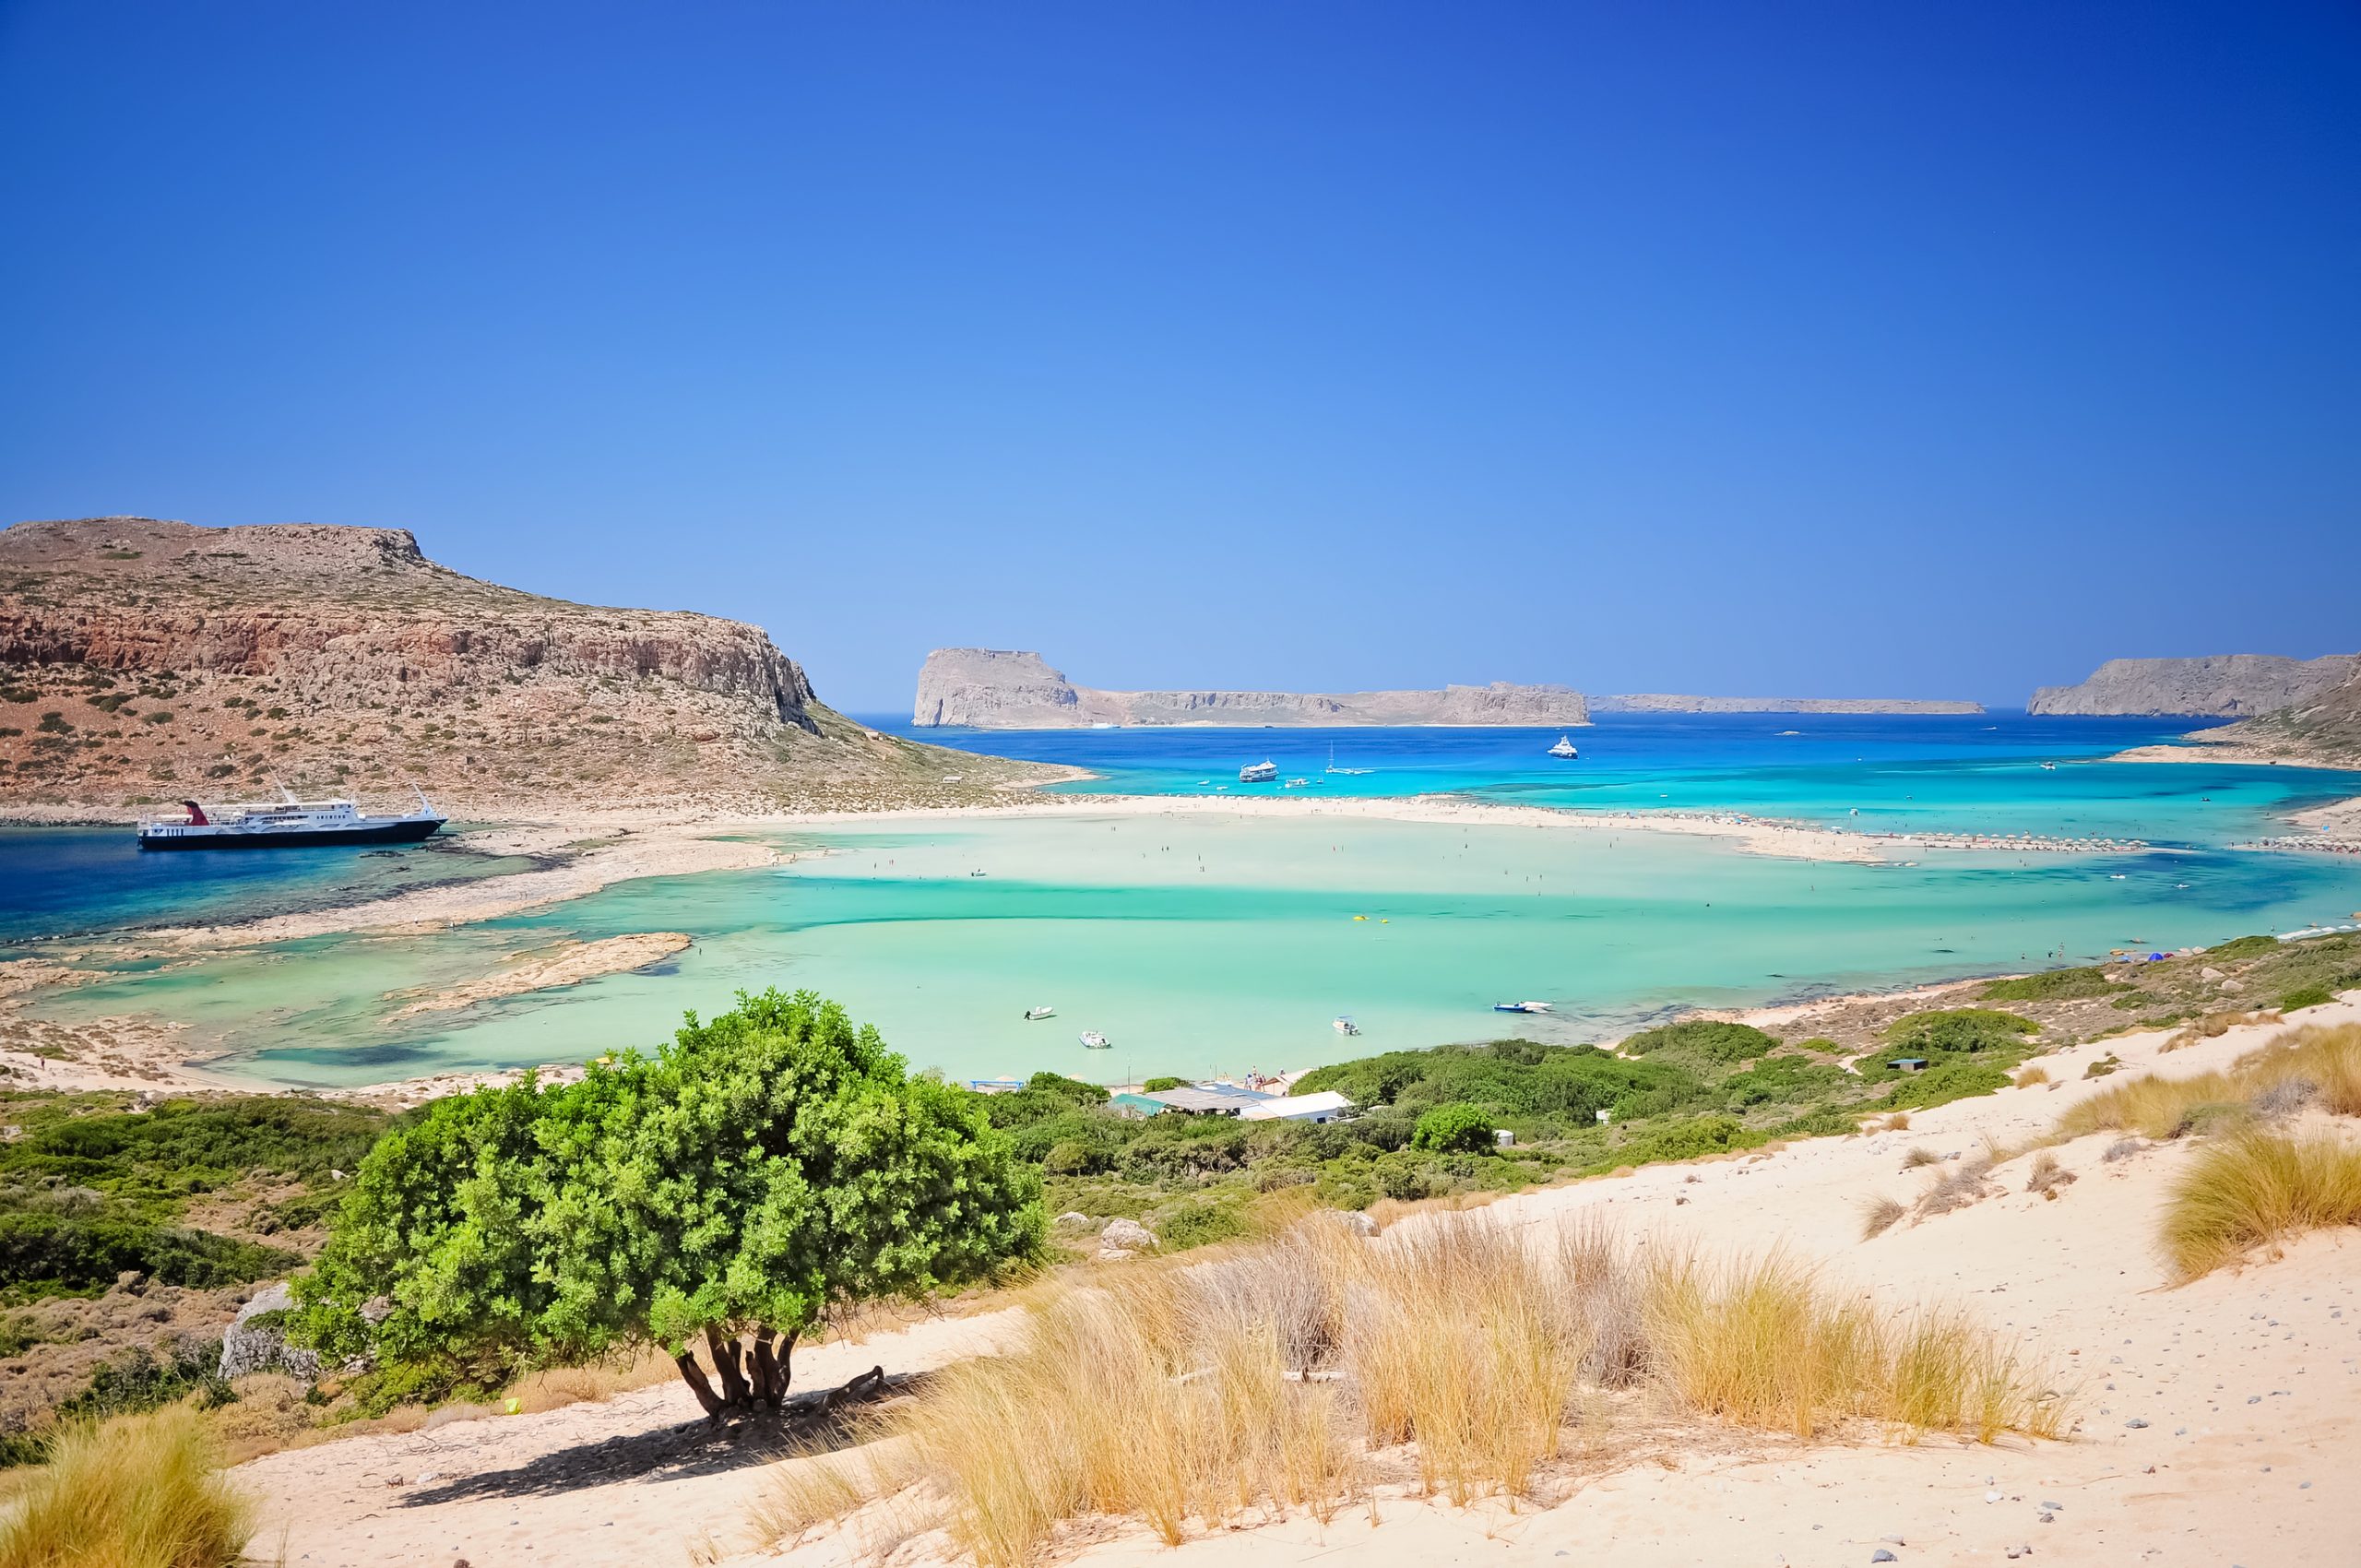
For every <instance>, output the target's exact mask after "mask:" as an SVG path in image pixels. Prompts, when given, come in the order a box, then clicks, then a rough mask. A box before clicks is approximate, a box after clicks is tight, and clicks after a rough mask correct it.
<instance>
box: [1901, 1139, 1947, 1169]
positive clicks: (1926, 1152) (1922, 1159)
mask: <svg viewBox="0 0 2361 1568" xmlns="http://www.w3.org/2000/svg"><path fill="white" fill-rule="evenodd" d="M1942 1162H1943V1157H1942V1156H1941V1155H1940V1154H1937V1153H1936V1152H1935V1151H1934V1150H1933V1149H1930V1148H1928V1147H1927V1146H1925V1145H1924V1144H1921V1145H1920V1146H1918V1147H1916V1148H1914V1149H1912V1150H1911V1151H1910V1152H1909V1153H1908V1154H1905V1155H1904V1156H1903V1157H1902V1168H1903V1169H1904V1170H1917V1169H1918V1168H1919V1167H1921V1166H1925V1165H1940V1164H1941V1163H1942Z"/></svg>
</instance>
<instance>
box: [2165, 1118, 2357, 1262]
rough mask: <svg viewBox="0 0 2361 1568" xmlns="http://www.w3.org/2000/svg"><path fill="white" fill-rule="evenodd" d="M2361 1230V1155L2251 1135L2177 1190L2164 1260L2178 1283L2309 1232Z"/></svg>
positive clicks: (2315, 1142)
mask: <svg viewBox="0 0 2361 1568" xmlns="http://www.w3.org/2000/svg"><path fill="white" fill-rule="evenodd" d="M2340 1225H2361V1147H2356V1146H2353V1145H2350V1144H2347V1143H2344V1142H2343V1141H2341V1140H2339V1139H2337V1138H2333V1137H2313V1138H2306V1139H2302V1140H2300V1141H2299V1140H2297V1139H2294V1138H2284V1137H2275V1136H2272V1135H2271V1134H2263V1133H2250V1134H2246V1135H2244V1136H2241V1137H2238V1138H2235V1139H2232V1140H2230V1141H2228V1142H2226V1143H2223V1144H2220V1145H2217V1146H2214V1147H2213V1148H2210V1149H2207V1150H2206V1151H2205V1152H2204V1153H2203V1154H2201V1155H2200V1156H2199V1157H2198V1160H2197V1163H2196V1165H2195V1166H2194V1167H2193V1168H2192V1169H2191V1170H2189V1172H2188V1174H2187V1175H2185V1176H2183V1177H2182V1178H2181V1180H2180V1181H2179V1182H2177V1184H2176V1185H2175V1186H2174V1188H2173V1193H2172V1197H2171V1199H2170V1201H2169V1202H2168V1203H2167V1205H2166V1206H2165V1224H2164V1240H2163V1244H2164V1252H2165V1261H2166V1262H2167V1263H2169V1264H2170V1265H2172V1268H2173V1271H2174V1273H2175V1274H2176V1275H2177V1277H2179V1278H2180V1279H2181V1280H2184V1281H2186V1280H2190V1279H2195V1278H2198V1277H2201V1276H2203V1275H2206V1274H2210V1273H2212V1272H2213V1270H2215V1269H2217V1268H2220V1267H2221V1266H2222V1265H2225V1264H2227V1263H2232V1262H2235V1261H2236V1260H2237V1259H2238V1258H2240V1257H2242V1256H2244V1255H2245V1254H2246V1253H2248V1252H2249V1251H2251V1250H2252V1249H2254V1248H2256V1247H2258V1246H2264V1245H2268V1244H2271V1243H2273V1242H2276V1241H2280V1240H2282V1239H2283V1238H2284V1237H2287V1236H2290V1235H2294V1234H2296V1233H2297V1232H2299V1231H2304V1230H2317V1229H2327V1228H2329V1227H2331V1226H2340Z"/></svg>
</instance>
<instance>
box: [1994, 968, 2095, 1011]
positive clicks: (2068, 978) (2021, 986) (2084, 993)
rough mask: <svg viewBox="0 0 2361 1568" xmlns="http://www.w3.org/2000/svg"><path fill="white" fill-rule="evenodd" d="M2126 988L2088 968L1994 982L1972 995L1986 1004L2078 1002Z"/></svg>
mask: <svg viewBox="0 0 2361 1568" xmlns="http://www.w3.org/2000/svg"><path fill="white" fill-rule="evenodd" d="M2130 989H2131V988H2130V987H2129V986H2127V985H2125V984H2123V983H2122V982H2121V981H2120V980H2109V979H2107V978H2106V970H2105V969H2103V968H2099V967H2097V966H2096V965H2091V966H2087V967H2085V968H2079V969H2049V970H2047V971H2045V972H2043V973H2041V974H2037V975H2021V976H2019V977H2018V978H2017V979H2015V980H1994V981H1993V982H1992V983H1991V984H1990V985H1987V986H1986V987H1985V988H1984V989H1983V990H1982V991H1981V992H1977V993H1976V994H1977V995H1978V996H1980V997H1981V998H1983V1000H1985V1001H1987V1002H2080V1001H2083V1000H2086V999H2088V998H2092V997H2098V996H2110V995H2113V994H2114V993H2115V992H2118V991H2129V990H2130Z"/></svg>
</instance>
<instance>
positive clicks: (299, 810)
mask: <svg viewBox="0 0 2361 1568" xmlns="http://www.w3.org/2000/svg"><path fill="white" fill-rule="evenodd" d="M279 793H280V794H281V795H282V796H284V797H285V799H283V800H280V801H262V802H251V803H248V804H243V805H223V806H216V807H215V808H214V809H213V810H212V811H211V812H208V811H207V810H206V809H205V808H204V807H203V806H202V805H199V804H198V803H197V802H195V801H183V802H181V804H182V805H183V806H184V807H185V808H187V811H188V815H187V816H185V817H184V818H181V819H179V820H177V821H160V820H149V821H144V822H142V823H140V825H139V847H140V848H141V849H286V848H289V847H291V846H295V845H304V844H415V843H417V842H418V841H419V840H420V839H421V838H425V837H429V836H430V835H432V834H433V832H434V830H435V829H436V828H438V827H441V826H443V824H444V822H445V820H447V819H445V817H444V816H442V815H441V814H438V813H437V812H436V811H435V809H434V808H433V806H432V805H431V804H429V803H428V802H427V799H426V796H425V794H424V792H422V791H419V790H413V791H412V793H414V794H416V795H417V796H418V810H416V811H414V812H409V813H408V814H404V815H401V816H371V815H369V814H366V813H364V812H362V809H361V808H360V807H359V806H358V805H356V804H355V803H353V802H352V801H351V800H350V799H349V798H345V797H341V796H339V797H338V798H337V799H335V800H332V801H299V800H297V799H296V798H295V797H294V796H293V795H292V794H291V793H289V792H288V791H287V790H280V791H279Z"/></svg>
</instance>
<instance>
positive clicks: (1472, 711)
mask: <svg viewBox="0 0 2361 1568" xmlns="http://www.w3.org/2000/svg"><path fill="white" fill-rule="evenodd" d="M911 719H912V722H914V723H916V724H918V725H920V726H932V725H955V726H960V727H964V728H967V729H973V730H1058V729H1069V730H1070V729H1081V728H1087V727H1088V726H1090V725H1093V724H1226V725H1240V726H1254V725H1295V726H1305V727H1317V726H1327V725H1334V726H1344V725H1353V724H1402V725H1418V724H1436V725H1463V724H1464V725H1477V724H1537V725H1544V726H1547V725H1553V724H1554V725H1567V726H1572V725H1577V724H1587V723H1589V722H1590V709H1589V707H1588V705H1586V704H1585V703H1584V701H1583V696H1582V694H1581V693H1580V692H1576V691H1572V690H1569V689H1568V688H1566V687H1564V686H1517V685H1511V684H1509V683H1506V682H1494V683H1492V684H1490V685H1489V686H1444V687H1442V688H1441V689H1440V690H1436V691H1407V692H1214V691H1204V692H1109V691H1101V690H1098V689H1097V687H1093V686H1077V685H1075V684H1074V683H1073V682H1071V681H1069V680H1067V679H1066V677H1065V675H1064V674H1063V673H1062V671H1057V670H1053V669H1051V668H1050V665H1049V662H1048V661H1047V660H1045V659H1042V657H1041V656H1040V655H1039V654H1038V653H1026V652H1021V651H1015V650H1007V649H1000V648H985V647H944V648H937V649H935V650H934V652H932V653H931V654H929V655H927V659H926V666H925V668H923V669H922V670H920V671H919V694H918V702H917V705H916V706H915V707H914V708H913V710H912V714H911Z"/></svg>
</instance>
